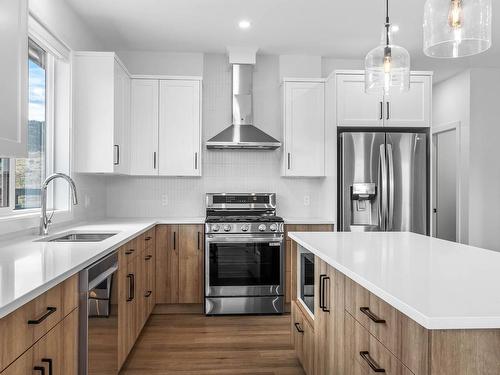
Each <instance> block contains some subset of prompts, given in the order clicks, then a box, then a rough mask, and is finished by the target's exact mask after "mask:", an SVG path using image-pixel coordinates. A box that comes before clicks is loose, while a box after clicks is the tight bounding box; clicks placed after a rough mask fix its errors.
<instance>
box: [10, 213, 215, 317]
mask: <svg viewBox="0 0 500 375" xmlns="http://www.w3.org/2000/svg"><path fill="white" fill-rule="evenodd" d="M204 221H205V218H175V219H174V218H173V219H169V218H167V219H164V218H158V219H156V218H154V219H106V220H103V221H101V222H97V223H93V224H88V225H77V226H68V227H66V228H64V229H60V230H53V231H51V233H50V235H49V237H50V238H52V237H57V235H58V234H63V233H67V232H73V231H75V232H101V233H102V232H106V233H115V232H116V233H117V234H116V235H115V236H113V237H110V238H108V239H106V240H104V241H102V242H93V243H89V242H86V243H83V242H80V243H75V242H74V243H70V242H37V240H40V239H41V237H40V236H36V235H19V236H4V237H0V318H2V317H4V316H6V315H8V314H9V313H11V312H12V311H14V310H16V309H17V308H19V307H21V306H22V305H24V304H25V303H27V302H29V301H31V300H33V299H34V298H36V297H38V296H39V295H41V294H43V293H44V292H46V291H47V290H49V289H50V288H52V287H54V286H56V285H57V284H59V283H61V282H62V281H64V280H66V279H67V278H69V277H71V276H73V275H74V274H76V273H78V272H80V271H81V270H83V269H84V268H86V267H88V266H89V265H91V264H92V263H94V262H95V261H97V260H99V259H101V258H102V257H104V256H106V255H107V254H110V253H111V252H113V251H114V250H116V249H117V248H118V247H120V246H121V245H123V244H125V243H126V242H128V241H129V240H130V239H132V238H134V237H136V236H138V235H139V234H141V233H143V232H145V231H146V230H148V229H150V228H151V227H153V226H154V225H156V224H202V223H204Z"/></svg>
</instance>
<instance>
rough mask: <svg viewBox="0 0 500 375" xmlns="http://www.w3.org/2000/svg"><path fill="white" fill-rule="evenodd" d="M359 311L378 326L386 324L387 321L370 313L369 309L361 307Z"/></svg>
mask: <svg viewBox="0 0 500 375" xmlns="http://www.w3.org/2000/svg"><path fill="white" fill-rule="evenodd" d="M359 311H361V312H362V313H363V314H365V315H366V316H367V317H368V318H370V320H371V321H372V322H374V323H377V324H383V323H385V319H380V318H379V317H378V316H377V315H375V314H374V313H373V312H371V311H370V308H369V307H360V308H359Z"/></svg>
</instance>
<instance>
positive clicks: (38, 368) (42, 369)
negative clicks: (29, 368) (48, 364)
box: [33, 366, 45, 375]
mask: <svg viewBox="0 0 500 375" xmlns="http://www.w3.org/2000/svg"><path fill="white" fill-rule="evenodd" d="M33 371H40V374H42V375H45V367H43V366H35V367H33Z"/></svg>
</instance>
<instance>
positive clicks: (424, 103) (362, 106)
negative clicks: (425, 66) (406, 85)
mask: <svg viewBox="0 0 500 375" xmlns="http://www.w3.org/2000/svg"><path fill="white" fill-rule="evenodd" d="M336 84H337V89H336V108H337V126H362V127H379V126H387V127H409V128H415V127H430V125H431V107H432V73H425V72H421V73H420V72H412V74H411V77H410V90H409V91H408V92H403V93H391V95H390V96H384V95H383V94H380V95H375V94H367V93H365V76H364V73H363V72H359V71H356V72H352V73H349V72H342V73H337V77H336Z"/></svg>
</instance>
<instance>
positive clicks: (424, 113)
mask: <svg viewBox="0 0 500 375" xmlns="http://www.w3.org/2000/svg"><path fill="white" fill-rule="evenodd" d="M431 81H432V80H431V77H430V76H428V75H412V76H411V77H410V91H408V92H402V93H391V95H390V96H388V97H386V98H385V120H384V121H385V125H386V126H401V127H409V128H412V127H429V126H430V125H431V106H432V95H431V92H432V91H431V89H432V86H431V85H432V82H431Z"/></svg>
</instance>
